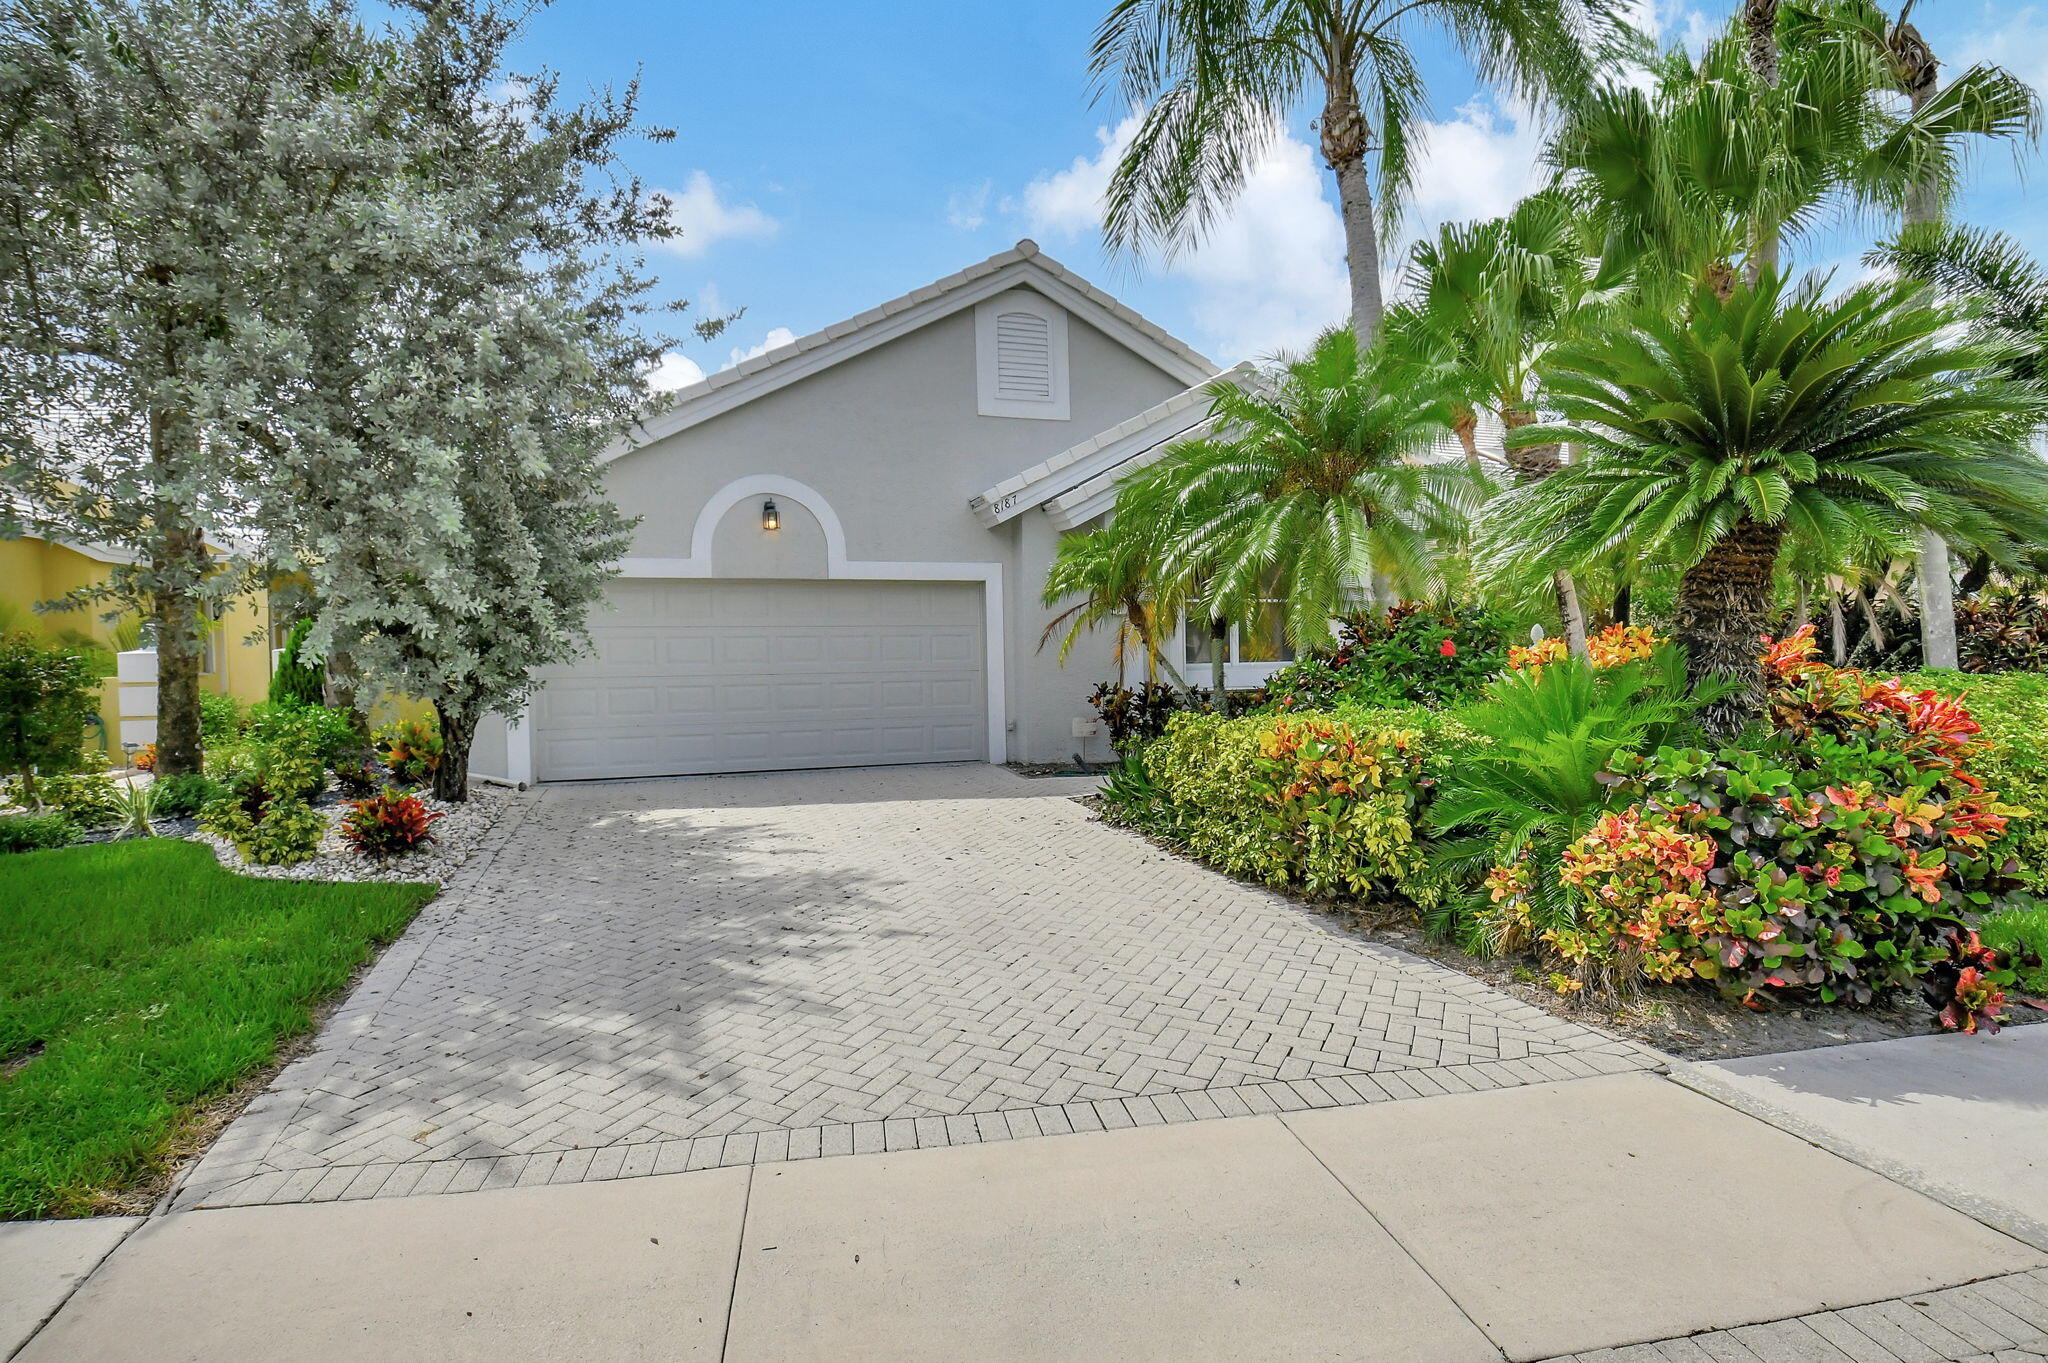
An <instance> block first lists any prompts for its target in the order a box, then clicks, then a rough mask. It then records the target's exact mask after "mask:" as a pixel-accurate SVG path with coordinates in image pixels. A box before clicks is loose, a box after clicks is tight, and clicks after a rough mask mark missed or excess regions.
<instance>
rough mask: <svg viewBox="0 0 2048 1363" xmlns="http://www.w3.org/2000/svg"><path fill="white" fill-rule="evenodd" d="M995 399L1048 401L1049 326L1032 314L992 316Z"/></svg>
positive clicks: (1050, 363) (1049, 384) (1050, 337)
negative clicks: (994, 317)
mask: <svg viewBox="0 0 2048 1363" xmlns="http://www.w3.org/2000/svg"><path fill="white" fill-rule="evenodd" d="M996 396H997V397H999V398H1017V399H1020V400H1023V401H1027V402H1051V401H1052V324H1051V323H1050V322H1048V321H1046V320H1045V319H1044V318H1043V317H1040V316H1039V315H1038V314H1037V313H1035V312H999V313H997V314H996Z"/></svg>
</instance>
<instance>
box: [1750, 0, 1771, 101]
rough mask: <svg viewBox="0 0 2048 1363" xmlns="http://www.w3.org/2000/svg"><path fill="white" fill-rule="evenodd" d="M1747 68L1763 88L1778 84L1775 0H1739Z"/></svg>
mask: <svg viewBox="0 0 2048 1363" xmlns="http://www.w3.org/2000/svg"><path fill="white" fill-rule="evenodd" d="M1742 27H1743V32H1744V36H1745V38H1746V40H1747V45H1748V49H1749V65H1750V68H1751V69H1752V70H1754V71H1755V72H1756V73H1757V75H1759V76H1761V77H1763V82H1764V84H1766V85H1776V84H1777V83H1778V0H1742Z"/></svg>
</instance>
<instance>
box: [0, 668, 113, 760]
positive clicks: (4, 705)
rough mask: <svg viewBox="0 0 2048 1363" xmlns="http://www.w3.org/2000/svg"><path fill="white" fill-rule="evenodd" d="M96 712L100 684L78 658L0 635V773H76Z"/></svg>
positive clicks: (83, 757) (98, 706)
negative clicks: (89, 727) (87, 729)
mask: <svg viewBox="0 0 2048 1363" xmlns="http://www.w3.org/2000/svg"><path fill="white" fill-rule="evenodd" d="M99 708H100V679H99V676H98V674H97V673H96V672H95V671H94V669H93V666H92V663H91V661H90V660H89V659H87V658H86V657H85V655H84V654H82V653H80V652H79V651H77V650H75V649H67V648H50V647H46V646H45V645H43V644H41V643H39V642H38V641H37V640H36V639H34V638H33V637H31V636H30V635H27V634H20V633H16V634H4V635H0V773H13V774H18V775H23V776H27V775H28V774H29V773H30V772H32V771H33V772H66V771H76V770H78V768H79V767H80V766H82V765H83V764H84V761H85V729H86V726H87V725H88V724H90V723H91V722H92V719H93V717H94V716H95V715H97V714H98V713H99Z"/></svg>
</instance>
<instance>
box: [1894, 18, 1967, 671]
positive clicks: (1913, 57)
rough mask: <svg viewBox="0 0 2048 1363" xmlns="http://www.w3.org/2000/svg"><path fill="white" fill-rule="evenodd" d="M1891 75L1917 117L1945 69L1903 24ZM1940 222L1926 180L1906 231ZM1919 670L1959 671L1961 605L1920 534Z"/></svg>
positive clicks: (1936, 191) (1937, 551) (1937, 548)
mask: <svg viewBox="0 0 2048 1363" xmlns="http://www.w3.org/2000/svg"><path fill="white" fill-rule="evenodd" d="M1886 46H1887V47H1888V48H1889V49H1890V55H1891V58H1892V70H1893V72H1894V74H1895V75H1896V76H1897V79H1898V82H1899V89H1900V91H1901V92H1902V93H1903V94H1904V95H1905V96H1906V102H1907V103H1908V104H1909V105H1910V106H1911V107H1912V110H1913V112H1914V113H1918V112H1919V111H1920V108H1921V106H1922V105H1924V104H1926V103H1927V101H1928V100H1930V99H1933V98H1934V93H1935V90H1936V89H1937V88H1938V86H1939V84H1940V71H1941V67H1940V64H1939V63H1937V62H1936V61H1935V59H1934V52H1933V50H1932V49H1930V48H1929V47H1928V46H1927V43H1926V42H1925V40H1923V39H1922V38H1921V36H1920V30H1918V29H1916V28H1914V27H1913V26H1912V25H1911V24H1908V23H1904V22H1901V23H1900V24H1898V25H1897V26H1896V27H1895V28H1893V29H1892V31H1891V34H1890V35H1889V37H1888V38H1887V40H1886ZM1940 216H1941V187H1940V185H1938V184H1937V183H1936V182H1935V181H1934V180H1933V179H1931V178H1926V179H1922V180H1921V181H1920V183H1918V184H1916V185H1914V186H1913V188H1912V190H1911V191H1910V192H1909V193H1908V195H1907V197H1906V210H1905V213H1904V214H1903V215H1902V222H1901V225H1902V226H1904V227H1913V226H1915V225H1917V224H1919V223H1927V222H1933V221H1935V220H1936V219H1938V218H1939V217H1940ZM1917 571H1918V574H1919V578H1920V665H1921V666H1923V667H1949V668H1953V667H1956V666H1958V665H1959V663H1960V659H1959V658H1958V656H1957V653H1956V599H1955V590H1954V586H1953V584H1952V581H1951V579H1950V577H1949V571H1950V570H1949V559H1948V544H1947V542H1946V541H1945V540H1943V539H1942V537H1941V536H1940V535H1937V534H1935V533H1934V532H1933V531H1931V530H1922V531H1921V532H1920V561H1919V563H1918V565H1917Z"/></svg>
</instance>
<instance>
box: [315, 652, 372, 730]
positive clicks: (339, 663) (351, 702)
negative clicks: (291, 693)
mask: <svg viewBox="0 0 2048 1363" xmlns="http://www.w3.org/2000/svg"><path fill="white" fill-rule="evenodd" d="M320 664H321V666H322V667H324V668H325V669H326V676H325V681H324V684H323V687H322V691H321V696H320V701H321V703H322V704H324V705H326V706H327V707H328V708H330V709H334V710H341V711H344V712H346V713H347V715H348V721H349V724H350V725H351V726H353V727H354V729H355V731H356V736H357V737H358V738H363V739H368V738H369V736H370V720H369V717H368V716H367V715H365V714H364V713H363V712H362V711H361V710H358V709H357V708H356V684H357V683H358V682H359V681H361V680H362V674H361V672H360V671H358V670H357V668H356V660H355V657H354V655H352V654H351V653H350V652H349V651H348V650H347V649H345V648H335V649H330V650H328V653H327V656H326V657H325V658H323V659H321V660H320Z"/></svg>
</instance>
